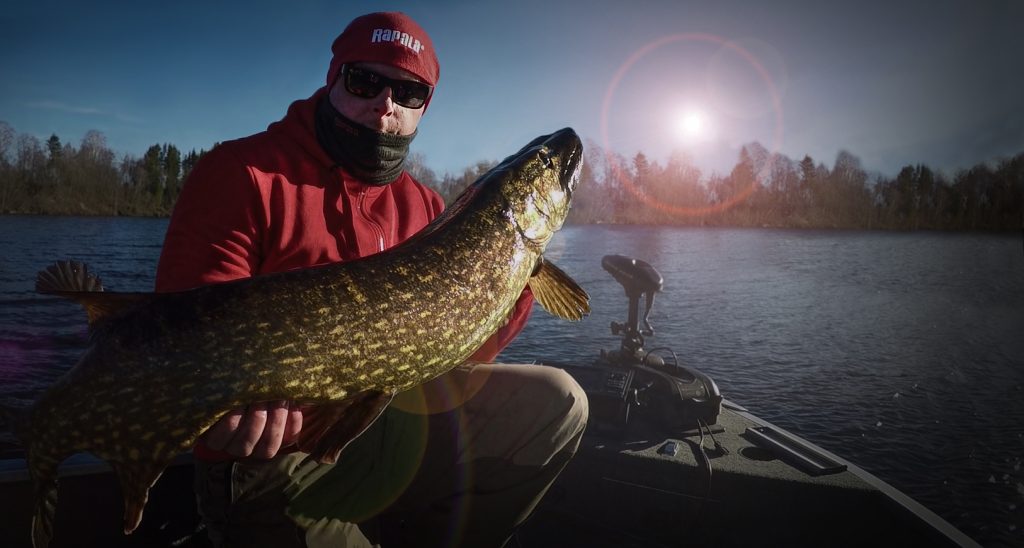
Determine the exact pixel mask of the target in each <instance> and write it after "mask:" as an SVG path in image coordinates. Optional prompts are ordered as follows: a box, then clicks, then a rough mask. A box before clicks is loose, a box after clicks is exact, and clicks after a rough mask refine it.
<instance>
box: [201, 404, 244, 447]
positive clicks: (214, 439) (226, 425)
mask: <svg viewBox="0 0 1024 548" xmlns="http://www.w3.org/2000/svg"><path fill="white" fill-rule="evenodd" d="M244 411H245V410H244V409H233V410H231V411H229V412H228V414H226V415H224V416H223V417H221V418H220V419H219V420H218V421H217V422H216V423H214V424H213V426H211V427H210V428H209V430H207V431H206V432H204V433H203V436H202V439H203V443H205V444H206V446H207V447H209V448H210V449H213V450H214V451H223V450H224V448H226V447H227V446H228V443H230V442H231V439H232V438H233V437H235V430H238V425H239V424H241V422H242V415H243V413H244Z"/></svg>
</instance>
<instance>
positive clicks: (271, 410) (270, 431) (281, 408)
mask: <svg viewBox="0 0 1024 548" xmlns="http://www.w3.org/2000/svg"><path fill="white" fill-rule="evenodd" d="M287 425H288V402H284V401H278V402H273V403H270V404H267V422H266V424H264V426H263V433H262V434H261V435H260V439H259V442H257V443H256V446H255V447H254V448H253V450H252V453H251V454H250V455H249V456H251V457H254V458H257V459H269V458H273V457H274V455H276V454H277V452H278V451H279V450H280V449H281V440H282V439H283V438H284V433H285V429H286V427H287Z"/></svg>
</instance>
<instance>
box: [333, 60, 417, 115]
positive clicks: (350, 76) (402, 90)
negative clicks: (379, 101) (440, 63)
mask: <svg viewBox="0 0 1024 548" xmlns="http://www.w3.org/2000/svg"><path fill="white" fill-rule="evenodd" d="M344 77H345V90H346V91H348V92H349V93H351V94H352V95H355V96H356V97H362V98H364V99H372V98H374V97H376V96H377V95H379V94H380V92H381V91H383V90H384V88H385V87H390V88H391V93H392V94H393V95H392V99H393V100H394V101H395V103H398V104H399V105H402V106H403V107H406V108H420V107H422V106H423V104H424V103H425V102H426V101H427V97H430V86H428V85H426V84H423V83H421V82H414V81H412V80H393V79H391V78H386V77H384V76H381V75H379V74H377V73H376V72H373V71H369V70H365V69H361V68H355V67H348V66H346V67H345V74H344Z"/></svg>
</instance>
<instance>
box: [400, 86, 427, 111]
mask: <svg viewBox="0 0 1024 548" xmlns="http://www.w3.org/2000/svg"><path fill="white" fill-rule="evenodd" d="M392 84H393V86H394V87H392V88H391V89H392V92H393V93H394V94H395V102H396V103H398V104H400V105H402V106H403V107H406V108H420V107H422V106H423V103H424V102H426V100H427V97H428V96H429V95H430V86H428V85H426V84H421V83H419V82H412V81H409V80H405V81H396V82H392Z"/></svg>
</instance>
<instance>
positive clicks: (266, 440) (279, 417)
mask: <svg viewBox="0 0 1024 548" xmlns="http://www.w3.org/2000/svg"><path fill="white" fill-rule="evenodd" d="M300 430H302V408H301V407H300V406H298V405H294V404H290V403H289V402H286V401H278V402H263V403H255V404H252V405H250V406H248V407H246V408H245V409H235V410H234V411H231V412H230V413H228V414H227V415H224V416H223V417H221V419H220V420H219V421H217V422H216V423H215V424H214V425H213V426H211V427H210V429H209V430H207V431H206V432H205V433H203V435H202V436H201V437H200V442H201V443H204V444H206V446H207V447H209V448H210V449H213V450H215V451H224V452H226V453H228V454H229V455H231V456H233V457H235V458H254V459H270V458H273V457H274V456H275V455H277V452H278V451H280V450H281V448H282V447H287V446H289V445H291V444H292V443H295V439H296V438H297V437H298V435H299V431H300Z"/></svg>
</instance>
